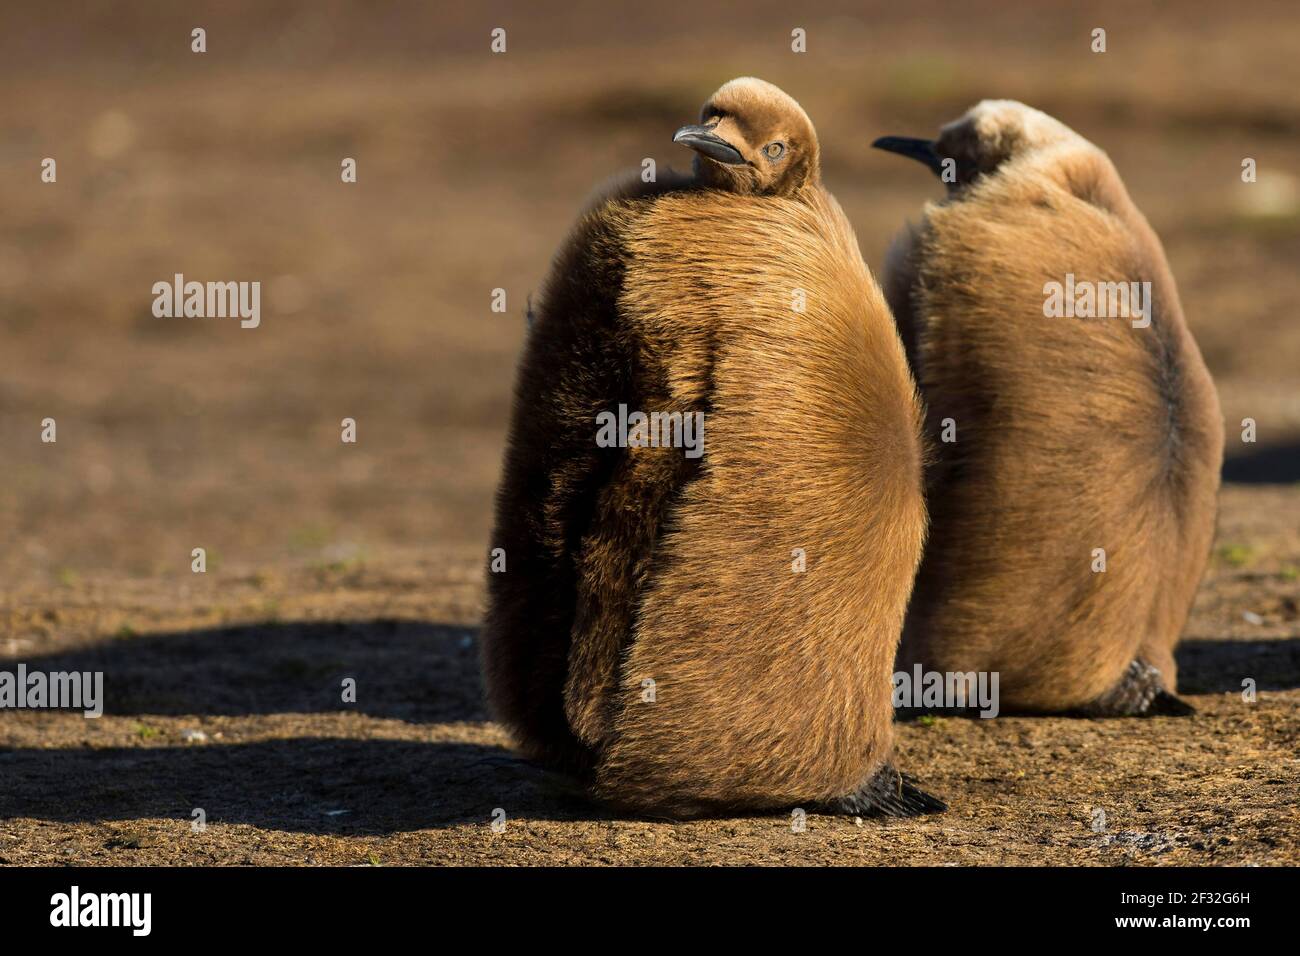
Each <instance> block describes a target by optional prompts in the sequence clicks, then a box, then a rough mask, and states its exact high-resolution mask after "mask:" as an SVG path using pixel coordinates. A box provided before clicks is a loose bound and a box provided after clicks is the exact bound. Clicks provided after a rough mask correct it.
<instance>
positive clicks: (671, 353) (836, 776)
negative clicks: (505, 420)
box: [483, 78, 943, 816]
mask: <svg viewBox="0 0 1300 956" xmlns="http://www.w3.org/2000/svg"><path fill="white" fill-rule="evenodd" d="M675 140H676V142H678V143H681V144H685V145H687V146H689V147H690V148H692V149H693V150H695V152H696V154H697V155H696V158H695V171H694V175H692V176H690V177H680V176H678V177H667V178H666V177H662V176H661V177H660V181H659V182H658V183H651V184H645V183H641V182H639V181H629V182H625V183H623V184H620V185H617V186H615V187H614V188H612V189H610V190H608V191H607V192H606V193H605V194H604V195H603V196H601V197H600V198H599V199H598V200H597V201H596V202H595V203H594V205H592V206H591V207H590V208H589V210H588V211H587V212H586V213H585V214H584V215H583V217H582V218H581V219H580V220H579V222H578V224H577V226H576V227H575V229H574V230H573V232H572V234H571V235H570V236H569V238H568V240H567V241H566V242H565V244H564V246H563V247H562V249H561V250H560V253H559V255H558V256H557V258H556V260H555V263H554V266H553V269H552V271H551V274H550V276H549V278H548V280H547V283H546V285H545V288H544V294H543V296H542V299H541V302H540V304H539V306H538V308H537V320H536V323H535V325H534V327H533V329H532V332H531V334H530V336H529V340H528V343H527V347H526V350H525V354H524V357H523V359H522V361H521V365H520V369H519V373H518V378H517V382H516V389H515V404H514V411H513V416H512V422H511V426H510V434H509V440H508V446H507V451H506V458H505V464H504V470H503V477H502V482H501V486H500V490H499V492H498V498H497V513H496V529H495V531H494V535H493V541H492V546H493V547H494V548H504V549H505V552H506V555H507V557H506V560H507V562H508V564H507V567H508V570H507V571H506V572H504V573H489V575H488V610H487V616H486V621H485V627H484V640H483V671H484V677H485V684H486V687H487V693H488V698H489V703H490V705H491V706H492V708H493V711H494V713H495V714H496V715H497V717H498V719H500V720H501V721H502V722H503V723H504V724H505V725H506V726H507V727H508V728H509V729H510V731H511V732H512V734H513V736H514V738H515V740H516V742H517V744H518V745H519V747H520V749H521V750H522V751H523V752H524V753H525V754H527V755H529V756H531V757H532V758H534V759H536V760H538V761H540V762H542V763H544V764H547V765H549V766H551V767H555V768H558V769H562V770H566V771H569V772H573V773H576V774H578V775H579V776H580V777H581V778H582V779H583V780H584V782H585V783H586V784H587V785H588V786H589V787H590V789H591V790H592V791H593V792H594V793H595V794H596V795H597V796H599V797H601V798H603V799H605V800H607V801H609V802H611V803H613V804H615V805H618V806H622V807H625V808H628V809H632V810H635V811H638V812H642V813H647V814H652V815H659V816H691V815H698V814H705V813H714V812H724V811H728V810H741V809H752V810H758V809H776V808H790V807H793V806H796V805H804V806H806V807H808V808H812V807H814V806H820V805H825V806H827V807H831V808H834V809H836V810H840V811H844V812H853V813H863V814H872V813H876V814H891V815H911V814H916V813H924V812H931V811H934V810H939V809H943V805H942V803H940V802H939V801H937V800H935V799H934V798H932V797H930V796H928V795H926V794H925V793H923V792H922V791H920V790H919V789H917V788H916V787H915V786H914V785H912V784H911V783H910V782H909V781H908V780H907V779H905V778H903V777H902V776H901V775H900V774H899V773H898V772H897V771H896V770H894V768H893V765H892V763H891V762H890V756H891V746H892V726H891V724H892V718H893V714H892V709H891V706H890V691H891V681H890V676H891V673H892V668H893V660H894V655H895V653H896V650H897V644H898V637H899V634H900V632H901V628H902V621H903V614H904V611H905V608H906V603H907V597H908V594H909V593H910V590H911V582H912V579H913V577H914V574H915V570H916V566H917V564H918V563H919V560H920V549H921V542H922V538H923V536H924V528H925V511H924V502H923V497H922V488H921V466H920V438H919V428H920V412H919V403H918V401H917V398H916V394H915V386H914V383H913V382H912V380H911V377H910V373H909V372H908V369H907V364H906V360H905V357H904V354H903V349H902V345H901V342H900V341H899V338H898V334H897V331H896V329H895V327H894V325H893V321H892V319H891V317H890V315H889V312H888V308H887V306H886V305H885V301H884V297H883V295H882V294H881V292H880V290H879V289H878V287H877V286H876V284H875V282H874V281H873V279H872V277H871V275H870V273H869V272H868V270H867V268H866V266H865V265H864V264H863V262H862V258H861V254H860V253H859V251H858V246H857V240H856V239H855V237H854V235H853V232H852V230H851V228H850V227H849V225H848V223H847V221H846V220H845V218H844V215H843V213H842V211H841V210H840V208H839V206H838V204H837V203H836V202H835V200H834V199H833V198H832V197H831V196H830V195H829V194H828V193H826V192H825V191H824V190H823V189H822V187H821V185H820V175H819V162H818V151H817V140H816V136H815V133H814V131H813V127H812V124H811V122H810V121H809V120H808V117H807V115H806V114H805V113H804V111H803V110H802V109H801V108H800V107H799V105H798V104H797V103H795V101H794V100H792V99H791V98H790V97H788V96H787V95H786V94H785V93H783V92H781V91H780V90H778V89H777V88H776V87H774V86H771V85H770V84H767V83H764V82H762V81H760V80H755V79H749V78H746V79H741V80H734V81H732V82H730V83H728V84H726V85H725V86H723V87H722V88H721V89H720V90H719V91H718V92H717V93H716V94H714V96H713V97H712V98H711V99H710V100H709V101H708V102H707V103H706V104H705V106H704V109H703V112H702V114H701V118H700V122H699V123H698V124H695V125H691V126H687V127H683V128H682V129H681V130H679V131H678V132H677V135H676V137H675ZM620 406H625V407H626V410H627V412H628V414H629V415H631V413H633V412H638V411H639V412H642V413H644V414H646V415H650V414H652V413H660V414H661V415H662V414H664V413H666V414H668V415H680V416H681V420H682V421H683V422H687V421H699V422H701V423H702V424H701V428H700V430H699V431H698V437H699V438H701V439H704V438H705V436H706V435H707V439H706V440H704V441H703V444H702V446H700V447H697V448H696V449H695V451H694V452H693V453H688V452H691V449H689V448H684V447H674V443H673V442H671V441H668V442H659V441H653V440H652V441H646V440H645V439H646V436H645V434H644V433H643V434H642V435H641V436H640V438H638V437H636V435H635V433H633V432H631V431H629V434H628V440H627V442H626V443H625V446H624V447H603V445H602V444H598V443H597V440H596V439H597V431H598V416H601V415H602V413H606V414H609V413H615V412H617V411H618V410H619V407H620ZM694 416H702V418H695V417H694ZM652 427H653V426H652ZM683 434H685V433H684V432H683ZM604 444H608V443H604ZM678 444H682V443H678ZM701 450H702V455H700V454H699V452H700V451H701Z"/></svg>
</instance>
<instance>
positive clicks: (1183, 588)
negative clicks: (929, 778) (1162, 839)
mask: <svg viewBox="0 0 1300 956" xmlns="http://www.w3.org/2000/svg"><path fill="white" fill-rule="evenodd" d="M874 145H876V146H877V147H879V148H881V149H886V150H890V151H892V152H896V153H902V154H903V155H906V156H910V157H912V158H915V159H919V160H920V161H922V162H923V163H924V164H925V165H927V166H929V167H930V168H931V169H932V170H933V171H934V172H935V173H936V174H939V175H940V176H941V178H944V181H945V182H947V183H948V186H947V189H948V195H947V198H946V199H945V200H944V201H942V202H939V203H932V204H929V205H927V207H926V209H925V214H924V218H923V221H922V222H921V224H920V226H919V228H914V229H909V230H906V231H905V232H904V234H903V235H902V236H900V238H899V240H898V241H897V242H896V243H895V246H894V248H893V249H892V250H891V252H890V256H889V262H888V265H887V268H886V277H885V287H886V291H887V295H888V298H889V300H890V304H891V305H892V306H893V311H894V313H895V315H896V317H897V319H898V321H899V324H900V328H901V331H902V334H903V338H904V341H905V342H906V343H907V345H908V351H909V357H911V358H912V360H913V369H914V370H915V372H916V375H917V379H918V380H919V382H920V385H921V392H922V395H923V397H924V399H925V402H926V404H927V426H926V435H927V440H928V442H929V444H930V446H931V447H932V449H933V453H934V458H935V461H934V462H933V463H932V466H931V467H930V469H929V470H928V473H927V494H928V503H929V509H930V521H931V530H930V538H929V541H928V543H927V546H926V551H925V557H924V559H923V562H922V567H921V571H920V573H919V575H918V578H917V583H916V590H915V592H914V594H913V598H912V603H911V606H910V608H909V610H908V617H907V624H906V626H905V629H904V636H903V644H902V648H901V652H900V658H899V663H900V666H901V667H903V668H907V669H911V668H913V667H915V666H916V665H917V664H920V665H921V666H922V668H923V669H925V670H932V671H938V672H969V671H987V672H998V673H999V674H1000V696H1001V703H1002V706H1003V709H1011V710H1022V711H1041V712H1067V713H1068V712H1074V713H1083V714H1088V715H1094V716H1106V715H1136V714H1165V715H1171V716H1172V715H1179V714H1186V713H1191V712H1192V708H1191V707H1190V706H1188V705H1187V704H1185V703H1184V702H1182V701H1181V700H1179V699H1178V698H1177V697H1175V696H1173V694H1174V691H1175V687H1176V673H1175V666H1174V656H1173V651H1174V646H1175V645H1176V644H1177V642H1178V637H1179V634H1180V632H1181V631H1182V628H1183V626H1184V624H1185V622H1186V620H1187V615H1188V611H1189V609H1190V607H1191V603H1192V598H1193V595H1194V593H1195V591H1196V587H1197V584H1198V582H1199V581H1200V578H1201V575H1202V573H1203V572H1204V569H1205V564H1206V559H1207V555H1208V552H1209V548H1210V543H1211V539H1212V538H1213V535H1214V522H1215V509H1216V498H1217V493H1218V487H1219V471H1220V467H1221V464H1222V457H1223V420H1222V415H1221V413H1220V410H1219V404H1218V399H1217V396H1216V394H1215V390H1214V385H1213V383H1212V382H1211V380H1210V375H1209V372H1208V371H1207V370H1206V368H1205V363H1204V362H1203V361H1202V359H1201V353H1200V351H1199V350H1198V349H1197V347H1196V343H1195V342H1194V341H1193V340H1192V336H1191V334H1190V333H1189V332H1188V329H1187V326H1186V324H1185V322H1184V321H1183V312H1182V307H1181V306H1180V304H1179V300H1178V292H1177V289H1176V288H1175V286H1174V280H1173V276H1172V275H1171V274H1170V271H1169V266H1168V263H1167V262H1166V260H1165V255H1164V251H1163V249H1162V248H1161V245H1160V241H1159V239H1157V238H1156V235H1155V233H1154V232H1153V231H1152V229H1151V227H1150V226H1149V225H1148V224H1147V221H1146V219H1145V218H1143V216H1142V214H1141V213H1140V212H1139V211H1138V210H1137V208H1136V207H1135V206H1134V204H1133V202H1132V200H1131V199H1130V198H1129V196H1128V193H1127V192H1126V191H1125V189H1124V185H1123V183H1122V182H1121V181H1120V178H1119V175H1118V173H1117V172H1116V171H1115V168H1114V166H1113V165H1112V164H1111V162H1110V160H1109V159H1108V158H1107V156H1106V154H1105V153H1103V152H1102V151H1101V150H1100V149H1098V148H1097V147H1095V146H1093V145H1092V144H1091V143H1089V142H1088V141H1087V140H1085V139H1083V138H1082V137H1081V136H1079V135H1078V134H1077V133H1075V132H1074V131H1073V130H1071V129H1069V128H1068V127H1066V126H1064V125H1063V124H1062V123H1060V122H1058V121H1057V120H1055V119H1053V118H1052V117H1050V116H1047V115H1045V114H1043V113H1041V112H1039V111H1038V110H1034V109H1030V108H1029V107H1027V106H1024V105H1023V104H1020V103H1015V102H1011V101H1005V100H991V101H985V102H982V103H980V104H979V105H977V106H975V107H974V108H973V109H971V110H970V111H969V112H968V113H967V114H966V115H965V116H963V117H961V118H960V119H958V120H956V121H955V122H953V123H950V124H949V125H947V126H945V127H944V128H943V130H942V131H941V134H940V136H939V138H938V139H937V140H934V141H929V140H922V139H909V138H902V137H885V138H883V139H880V140H877V141H876V143H875V144H874ZM945 170H949V171H951V173H952V174H953V175H950V176H948V177H946V178H945V177H943V173H944V171H945ZM1143 283H1146V285H1143ZM1065 296H1073V297H1074V298H1075V302H1072V303H1069V306H1068V308H1057V306H1060V305H1062V304H1063V303H1062V301H1061V300H1062V297H1065ZM1089 298H1091V305H1089ZM1053 299H1055V304H1053ZM1076 303H1077V305H1078V306H1079V308H1078V309H1077V310H1076V309H1075V308H1074V306H1075V304H1076ZM1125 303H1127V305H1128V308H1125V307H1124V306H1125ZM1089 312H1091V313H1093V315H1094V317H1077V316H1082V315H1084V314H1086V313H1089ZM1117 313H1118V314H1117ZM1066 316H1070V317H1066ZM1107 316H1109V317H1107Z"/></svg>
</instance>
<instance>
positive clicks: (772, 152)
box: [763, 143, 785, 162]
mask: <svg viewBox="0 0 1300 956" xmlns="http://www.w3.org/2000/svg"><path fill="white" fill-rule="evenodd" d="M784 152H785V143H768V144H767V145H766V146H764V147H763V154H764V155H765V156H767V158H768V159H770V160H772V162H776V161H777V160H778V159H780V158H781V156H782V154H783V153H784Z"/></svg>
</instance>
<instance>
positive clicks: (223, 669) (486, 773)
mask: <svg viewBox="0 0 1300 956" xmlns="http://www.w3.org/2000/svg"><path fill="white" fill-rule="evenodd" d="M476 638H477V629H474V628H465V627H453V626H449V625H443V624H426V623H421V622H413V621H391V620H375V621H345V622H324V623H322V622H285V623H273V624H263V625H256V626H241V627H228V628H214V629H204V630H196V631H185V632H178V633H172V634H157V635H148V636H141V637H128V638H113V639H108V640H106V641H105V642H103V643H100V644H96V645H94V646H92V647H86V648H79V649H76V650H72V651H67V652H63V653H56V654H50V655H46V656H41V657H28V658H17V659H13V660H5V661H0V669H4V670H9V671H12V670H13V669H14V668H15V667H16V666H17V664H18V663H19V662H20V661H21V662H22V663H24V664H26V666H27V669H28V671H29V672H31V671H42V672H46V673H51V672H58V671H81V672H84V671H92V672H94V671H100V672H102V673H103V675H104V683H103V697H104V713H105V714H108V715H113V716H132V715H139V716H140V717H141V724H142V726H145V727H147V724H148V720H147V718H148V716H150V715H164V716H166V715H172V716H182V715H194V716H197V717H202V716H232V717H233V716H249V715H263V716H265V717H268V718H270V724H269V726H268V725H267V722H266V721H262V722H261V723H260V725H259V732H264V731H266V730H270V731H272V732H273V731H274V730H275V728H276V725H277V723H279V722H280V721H281V720H282V721H283V723H284V726H285V728H286V730H287V731H288V733H287V734H286V736H285V737H284V738H282V739H274V740H259V741H255V742H249V743H223V742H221V741H220V740H213V739H210V740H209V742H207V743H204V744H186V743H181V742H179V741H178V742H176V743H175V744H174V745H158V741H155V742H154V744H153V745H149V746H128V747H113V748H104V747H86V746H76V744H79V743H81V742H82V741H84V739H85V737H86V736H87V734H84V733H80V732H78V733H77V734H76V735H75V736H70V743H72V744H73V746H62V745H60V744H59V742H58V741H51V743H53V744H54V746H48V747H40V748H8V749H0V779H3V780H4V781H5V785H4V786H3V787H0V820H3V819H12V818H16V817H31V818H36V819H43V820H52V821H60V822H103V821H108V820H131V819H139V818H148V817H164V818H165V817H174V818H177V819H179V820H184V821H189V820H191V819H192V817H193V811H194V810H196V809H202V810H203V812H204V815H205V817H206V820H207V822H209V823H219V822H220V823H245V824H251V825H253V826H256V827H261V828H264V829H276V830H285V831H296V832H304V833H314V834H335V835H349V834H384V833H394V832H404V831H410V830H419V829H429V828H442V827H451V826H456V825H459V824H464V823H487V822H489V821H490V820H491V819H492V816H493V811H494V810H495V809H496V808H498V807H500V808H503V809H504V810H505V811H506V813H507V814H508V815H509V816H510V817H512V818H516V819H517V818H519V817H525V818H531V819H552V820H580V819H581V820H594V819H604V818H606V817H607V814H606V813H605V812H604V811H602V809H601V808H599V807H597V806H595V805H594V804H592V803H591V802H590V801H588V800H587V799H586V798H585V797H584V796H583V795H582V794H581V791H580V790H579V789H578V788H577V787H576V786H575V785H574V784H572V783H570V782H569V781H567V780H565V779H563V778H561V777H558V776H556V775H554V774H550V773H547V772H545V771H543V770H541V769H539V768H537V767H535V766H534V765H532V764H530V763H528V762H527V761H524V760H522V759H520V758H518V757H516V756H515V755H514V754H512V753H511V752H510V751H508V750H506V749H504V748H501V747H495V746H490V745H481V744H474V743H466V742H447V741H440V742H423V741H417V740H394V739H367V738H364V737H357V738H352V737H340V736H338V733H339V731H338V729H337V728H338V724H337V723H335V722H333V721H331V722H330V725H329V726H330V730H329V731H323V732H322V736H305V735H303V733H302V729H303V720H304V716H306V718H307V719H310V715H312V714H321V713H360V714H364V715H366V716H370V717H380V718H390V719H397V720H402V721H406V722H408V723H412V724H428V723H436V724H447V723H456V722H469V723H475V722H484V721H487V720H488V719H489V718H488V715H487V712H486V710H485V708H484V705H483V696H482V690H481V684H480V680H479V671H478V648H477V642H476ZM346 678H352V679H354V680H355V681H356V703H344V702H343V699H342V698H343V682H344V680H345V679H346ZM54 730H55V728H54V727H52V728H51V732H52V733H53V731H54ZM324 734H333V736H326V735H324ZM167 743H168V744H171V742H170V741H167Z"/></svg>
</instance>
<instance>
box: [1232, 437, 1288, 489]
mask: <svg viewBox="0 0 1300 956" xmlns="http://www.w3.org/2000/svg"><path fill="white" fill-rule="evenodd" d="M1223 480H1224V481H1225V482H1229V483H1232V484H1240V485H1282V484H1289V483H1291V482H1293V481H1300V442H1295V443H1292V444H1289V445H1263V446H1260V447H1257V448H1256V447H1253V446H1251V450H1250V451H1246V452H1241V453H1239V454H1235V455H1230V456H1229V457H1228V458H1226V459H1225V460H1224V462H1223Z"/></svg>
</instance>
